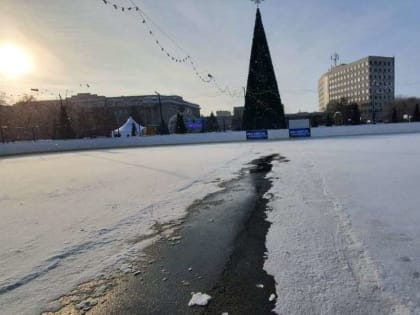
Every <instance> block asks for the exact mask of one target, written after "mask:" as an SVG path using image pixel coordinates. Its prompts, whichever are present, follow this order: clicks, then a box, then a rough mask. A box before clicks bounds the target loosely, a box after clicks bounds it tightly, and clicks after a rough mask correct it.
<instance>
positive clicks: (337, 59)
mask: <svg viewBox="0 0 420 315" xmlns="http://www.w3.org/2000/svg"><path fill="white" fill-rule="evenodd" d="M339 60H340V55H339V54H337V53H336V52H335V53H334V54H333V55H332V56H331V61H332V62H333V63H334V65H333V66H331V68H333V67H337V63H338V61H339Z"/></svg>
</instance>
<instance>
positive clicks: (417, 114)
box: [413, 104, 420, 121]
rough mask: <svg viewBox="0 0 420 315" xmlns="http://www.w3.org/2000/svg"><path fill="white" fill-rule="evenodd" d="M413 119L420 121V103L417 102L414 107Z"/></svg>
mask: <svg viewBox="0 0 420 315" xmlns="http://www.w3.org/2000/svg"><path fill="white" fill-rule="evenodd" d="M413 121H420V112H419V104H416V107H415V108H414V113H413Z"/></svg>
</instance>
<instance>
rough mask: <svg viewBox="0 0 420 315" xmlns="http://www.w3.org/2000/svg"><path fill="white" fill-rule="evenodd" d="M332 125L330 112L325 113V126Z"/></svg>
mask: <svg viewBox="0 0 420 315" xmlns="http://www.w3.org/2000/svg"><path fill="white" fill-rule="evenodd" d="M332 125H333V121H332V118H331V114H330V113H328V114H327V119H326V122H325V126H327V127H331V126H332Z"/></svg>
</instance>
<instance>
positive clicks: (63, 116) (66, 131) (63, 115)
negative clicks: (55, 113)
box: [56, 103, 75, 139]
mask: <svg viewBox="0 0 420 315" xmlns="http://www.w3.org/2000/svg"><path fill="white" fill-rule="evenodd" d="M56 137H57V139H73V138H74V137H75V136H74V131H73V129H72V127H71V124H70V119H69V116H68V114H67V110H66V107H65V106H64V105H63V104H62V103H61V104H60V113H59V117H58V130H57V136H56Z"/></svg>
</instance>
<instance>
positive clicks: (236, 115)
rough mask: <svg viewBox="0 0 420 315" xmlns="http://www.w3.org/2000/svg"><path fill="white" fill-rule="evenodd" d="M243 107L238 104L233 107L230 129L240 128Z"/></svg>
mask: <svg viewBox="0 0 420 315" xmlns="http://www.w3.org/2000/svg"><path fill="white" fill-rule="evenodd" d="M244 110H245V107H243V106H238V107H234V108H233V117H232V129H233V130H242V117H243V115H244Z"/></svg>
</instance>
